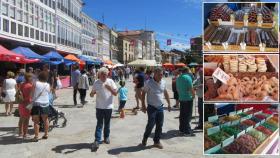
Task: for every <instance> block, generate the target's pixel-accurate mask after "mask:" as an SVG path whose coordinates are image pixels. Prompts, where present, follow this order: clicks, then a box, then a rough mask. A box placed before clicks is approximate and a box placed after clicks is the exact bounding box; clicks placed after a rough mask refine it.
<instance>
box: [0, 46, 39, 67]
mask: <svg viewBox="0 0 280 158" xmlns="http://www.w3.org/2000/svg"><path fill="white" fill-rule="evenodd" d="M0 61H7V62H15V63H21V64H28V63H35V62H39V60H37V59H27V58H25V57H24V56H23V55H21V54H17V53H14V52H13V51H10V50H8V49H6V48H5V47H3V46H2V45H0Z"/></svg>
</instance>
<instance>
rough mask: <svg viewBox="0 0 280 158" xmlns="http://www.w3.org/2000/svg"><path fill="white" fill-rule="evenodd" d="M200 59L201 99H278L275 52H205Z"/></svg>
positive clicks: (216, 100) (217, 100)
mask: <svg viewBox="0 0 280 158" xmlns="http://www.w3.org/2000/svg"><path fill="white" fill-rule="evenodd" d="M204 60H205V62H204V79H205V81H204V83H205V88H204V90H205V93H204V101H210V102H212V101H215V102H220V101H221V102H223V101H226V102H241V101H242V102H259V101H264V102H278V101H279V92H278V89H279V79H278V73H279V67H278V66H279V65H278V64H279V61H278V56H277V55H205V56H204Z"/></svg>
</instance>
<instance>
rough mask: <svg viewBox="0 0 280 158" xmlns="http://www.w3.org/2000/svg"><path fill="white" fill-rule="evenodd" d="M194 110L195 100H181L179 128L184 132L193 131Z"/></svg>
mask: <svg viewBox="0 0 280 158" xmlns="http://www.w3.org/2000/svg"><path fill="white" fill-rule="evenodd" d="M192 112H193V100H191V101H180V116H179V130H180V131H181V132H183V133H187V134H189V133H192V130H191V125H190V122H191V119H192Z"/></svg>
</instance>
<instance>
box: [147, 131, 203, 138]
mask: <svg viewBox="0 0 280 158" xmlns="http://www.w3.org/2000/svg"><path fill="white" fill-rule="evenodd" d="M201 132H203V131H202V130H194V131H193V133H201ZM154 135H155V133H152V134H151V135H150V138H154ZM175 137H186V136H184V135H182V134H179V130H170V131H167V132H166V133H162V135H161V138H160V139H163V140H167V139H172V138H175Z"/></svg>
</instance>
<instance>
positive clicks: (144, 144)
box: [141, 138, 147, 146]
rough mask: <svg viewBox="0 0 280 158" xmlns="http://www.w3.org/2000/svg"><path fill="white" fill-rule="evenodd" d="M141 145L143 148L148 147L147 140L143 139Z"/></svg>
mask: <svg viewBox="0 0 280 158" xmlns="http://www.w3.org/2000/svg"><path fill="white" fill-rule="evenodd" d="M141 145H142V146H146V145H147V139H146V138H143V139H142V143H141Z"/></svg>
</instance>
